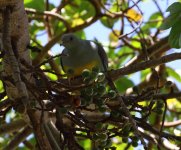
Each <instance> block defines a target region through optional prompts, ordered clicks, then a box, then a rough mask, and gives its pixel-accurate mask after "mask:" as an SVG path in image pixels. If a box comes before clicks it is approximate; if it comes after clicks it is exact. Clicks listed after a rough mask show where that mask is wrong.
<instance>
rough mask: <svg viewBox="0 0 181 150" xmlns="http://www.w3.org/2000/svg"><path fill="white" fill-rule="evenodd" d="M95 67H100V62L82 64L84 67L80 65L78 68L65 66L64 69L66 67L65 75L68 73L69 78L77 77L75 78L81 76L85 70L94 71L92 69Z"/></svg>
mask: <svg viewBox="0 0 181 150" xmlns="http://www.w3.org/2000/svg"><path fill="white" fill-rule="evenodd" d="M95 66H99V62H98V61H92V62H89V63H87V64H82V66H81V65H80V66H78V67H70V66H63V67H64V71H65V73H67V75H68V76H69V77H75V76H80V75H81V74H82V71H83V70H84V69H89V70H92V68H93V67H95ZM70 72H71V73H70Z"/></svg>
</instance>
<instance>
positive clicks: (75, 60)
mask: <svg viewBox="0 0 181 150" xmlns="http://www.w3.org/2000/svg"><path fill="white" fill-rule="evenodd" d="M60 45H62V46H64V49H63V51H62V55H63V56H64V57H61V59H60V63H61V66H62V69H63V71H64V72H65V73H66V74H67V76H69V77H77V76H81V74H82V72H83V70H84V69H88V70H91V69H92V68H93V67H97V68H98V69H99V70H100V71H101V72H106V71H107V69H108V58H107V55H106V52H105V50H104V48H103V47H102V45H100V44H99V43H97V42H95V41H90V40H83V39H80V38H78V37H77V36H76V35H75V34H73V33H66V34H63V35H62V37H61V42H60Z"/></svg>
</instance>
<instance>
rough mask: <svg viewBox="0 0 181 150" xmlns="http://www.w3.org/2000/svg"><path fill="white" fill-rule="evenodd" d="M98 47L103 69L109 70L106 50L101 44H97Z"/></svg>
mask: <svg viewBox="0 0 181 150" xmlns="http://www.w3.org/2000/svg"><path fill="white" fill-rule="evenodd" d="M96 44H97V47H98V54H99V56H100V58H101V61H102V64H103V67H104V71H107V70H108V57H107V54H106V52H105V50H104V49H103V47H102V45H100V44H99V43H96Z"/></svg>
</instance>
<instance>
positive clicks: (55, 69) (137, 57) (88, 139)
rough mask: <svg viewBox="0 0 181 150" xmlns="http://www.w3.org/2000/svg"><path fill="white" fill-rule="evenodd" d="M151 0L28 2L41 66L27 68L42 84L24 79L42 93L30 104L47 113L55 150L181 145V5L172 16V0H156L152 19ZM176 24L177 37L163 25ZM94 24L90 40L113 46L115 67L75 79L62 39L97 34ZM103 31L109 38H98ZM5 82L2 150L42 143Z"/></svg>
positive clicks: (33, 47) (34, 52) (0, 89)
mask: <svg viewBox="0 0 181 150" xmlns="http://www.w3.org/2000/svg"><path fill="white" fill-rule="evenodd" d="M147 3H148V2H147V1H137V2H134V1H132V0H124V1H114V0H100V1H97V0H84V1H82V0H74V1H72V0H61V1H60V3H58V4H57V1H56V2H55V1H50V2H49V1H46V2H45V1H43V0H38V1H35V0H24V5H25V8H26V12H27V14H28V16H27V17H28V19H29V32H30V39H31V40H30V45H29V47H28V48H29V50H30V52H31V58H32V62H33V65H31V64H29V68H26V69H24V68H21V69H22V70H21V75H22V76H23V74H26V73H27V72H30V73H32V75H31V76H32V77H33V78H34V80H35V82H36V83H35V84H34V85H32V84H30V83H29V82H28V81H27V80H25V79H24V82H25V83H26V86H27V89H28V90H29V91H30V93H31V94H32V95H33V96H35V99H36V100H35V101H33V102H31V103H30V105H31V107H32V108H33V110H34V111H35V110H36V111H39V112H40V113H41V117H40V119H39V120H40V126H41V127H42V128H43V130H44V131H45V134H46V136H47V139H48V141H49V142H50V145H51V146H52V148H55V149H72V150H74V149H75V150H77V149H85V150H89V149H106V150H108V149H112V150H114V149H117V150H123V149H129V150H133V149H143V147H144V148H145V147H149V149H163V148H167V149H171V147H174V148H175V149H179V147H180V146H181V142H180V141H181V126H180V125H181V122H180V110H181V104H180V102H181V99H180V98H181V92H180V83H181V77H180V73H181V70H180V69H177V70H175V68H172V67H171V66H167V64H166V62H169V61H176V60H177V59H179V58H180V57H179V58H178V57H176V56H178V55H177V54H175V53H174V54H173V55H172V53H173V51H172V50H171V48H180V47H181V28H180V24H181V3H180V2H175V3H173V4H172V5H170V6H169V7H168V9H167V11H168V12H170V15H169V16H168V17H165V10H164V11H162V9H163V8H162V7H161V5H162V4H163V3H167V0H163V1H162V2H161V3H159V2H157V1H155V0H152V3H151V5H152V7H155V8H156V9H157V11H156V12H152V14H151V15H150V16H149V17H148V19H145V18H146V12H145V10H144V12H143V10H142V7H146V5H147ZM150 9H151V8H150ZM34 10H35V11H34ZM146 11H150V10H146ZM144 17H145V18H144ZM162 22H163V24H162ZM91 28H93V30H91ZM169 28H171V31H170V34H169V38H168V37H167V36H168V35H167V36H166V37H163V34H162V31H161V30H166V29H169ZM87 30H91V32H92V35H94V37H95V39H90V40H95V41H96V42H100V43H101V44H102V45H103V47H104V49H105V50H106V53H107V56H108V58H109V71H108V73H105V72H101V71H100V70H99V69H98V68H93V69H92V70H88V69H85V70H84V71H83V72H82V75H81V76H80V77H75V78H68V77H67V76H66V74H65V73H64V72H63V70H62V68H61V67H60V66H61V65H60V57H63V56H62V55H60V51H61V50H60V49H61V47H59V45H58V46H57V45H56V44H57V43H59V41H60V37H61V36H62V35H63V34H65V33H67V32H74V33H75V34H76V35H77V36H78V37H79V38H82V39H89V37H88V36H87ZM104 31H105V32H104ZM107 31H108V32H109V33H108V34H107V33H106V32H107ZM163 32H164V31H163ZM89 33H90V32H89ZM164 33H165V32H164ZM99 34H101V35H99ZM165 34H166V33H165ZM99 36H101V38H103V39H104V38H105V37H104V36H106V37H107V39H108V40H107V41H106V42H105V41H101V40H100V41H97V40H98V39H96V37H99ZM160 37H162V38H160ZM168 43H169V44H170V46H169V45H168ZM50 53H51V55H50ZM57 53H58V55H57ZM167 54H168V55H167ZM52 55H54V56H52ZM169 56H172V57H169ZM179 56H180V53H179ZM1 57H2V59H3V56H1ZM158 60H161V61H159V62H158ZM1 62H2V60H1ZM179 62H180V60H179ZM179 62H178V63H179ZM20 63H22V62H21V60H20ZM1 65H2V64H1ZM24 67H25V66H24ZM135 73H136V74H135ZM135 77H136V79H135ZM22 79H23V78H22ZM110 79H111V80H112V81H113V82H114V84H115V86H116V88H115V87H114V86H113V85H111V81H109V80H110ZM4 80H6V78H5V79H4V78H1V82H0V97H1V99H0V149H3V148H4V149H5V148H7V145H8V146H9V145H13V146H14V147H13V148H17V149H33V148H34V149H35V148H37V145H38V144H39V143H38V142H39V141H38V140H37V139H38V138H37V137H36V138H35V136H37V135H36V134H34V133H35V131H32V130H31V127H29V126H27V122H26V121H27V120H25V119H24V114H21V110H19V109H21V107H20V108H19V106H18V104H16V103H15V102H14V103H12V101H11V99H10V98H8V92H7V91H6V88H5V85H4ZM11 80H12V79H11ZM13 83H14V82H13ZM120 95H121V96H120ZM122 101H123V102H124V105H123V104H122ZM43 117H44V119H42V118H43ZM22 118H23V119H22ZM25 118H26V119H27V116H26V117H25ZM24 120H25V121H24ZM52 124H53V125H52ZM135 124H136V126H135ZM15 125H17V126H15ZM27 130H28V131H27ZM25 131H27V132H26V134H23V133H24V132H25ZM22 136H24V137H23V138H20V137H22ZM17 137H19V138H18V139H17ZM144 141H145V143H144ZM163 141H164V142H163ZM165 141H167V144H165ZM14 143H15V144H14ZM37 143H38V144H37Z"/></svg>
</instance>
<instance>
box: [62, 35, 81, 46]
mask: <svg viewBox="0 0 181 150" xmlns="http://www.w3.org/2000/svg"><path fill="white" fill-rule="evenodd" d="M79 41H80V39H78V38H77V37H76V36H75V35H74V34H73V33H67V34H64V35H63V36H62V37H61V45H63V46H64V47H65V48H67V49H71V48H74V47H75V46H76V45H78V44H79Z"/></svg>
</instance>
